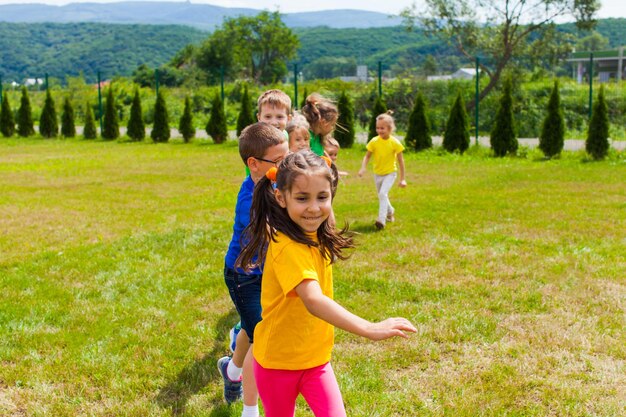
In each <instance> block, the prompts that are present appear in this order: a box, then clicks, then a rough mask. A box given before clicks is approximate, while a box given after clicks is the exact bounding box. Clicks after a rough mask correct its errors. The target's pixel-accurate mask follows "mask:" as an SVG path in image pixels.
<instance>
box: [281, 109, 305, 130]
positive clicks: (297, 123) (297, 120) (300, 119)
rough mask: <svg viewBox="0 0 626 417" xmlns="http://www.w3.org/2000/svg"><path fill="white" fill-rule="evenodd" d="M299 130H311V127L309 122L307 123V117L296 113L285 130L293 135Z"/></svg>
mask: <svg viewBox="0 0 626 417" xmlns="http://www.w3.org/2000/svg"><path fill="white" fill-rule="evenodd" d="M299 128H303V129H306V130H309V128H310V126H309V122H307V120H306V117H304V116H303V115H302V114H300V113H298V112H297V111H296V112H294V113H293V117H292V118H291V120H290V121H289V123H287V127H286V128H285V130H286V131H287V133H291V132H293V131H294V130H296V129H299Z"/></svg>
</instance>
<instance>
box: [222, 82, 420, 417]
mask: <svg viewBox="0 0 626 417" xmlns="http://www.w3.org/2000/svg"><path fill="white" fill-rule="evenodd" d="M337 118H338V111H337V107H336V106H335V105H334V104H333V103H332V102H331V101H330V100H328V99H326V98H324V97H322V96H320V95H319V94H312V95H310V96H309V97H307V99H306V103H305V105H304V106H303V108H302V109H301V111H300V113H298V114H295V115H293V117H292V114H291V99H290V98H289V96H287V95H286V94H285V93H283V92H282V91H280V90H269V91H267V92H265V93H263V94H262V95H261V96H260V97H259V100H258V120H259V123H255V124H253V125H251V126H248V127H247V128H246V129H244V130H243V132H242V133H241V136H240V138H239V153H240V156H241V158H242V160H243V162H244V164H245V165H246V166H247V168H248V170H249V175H248V176H247V177H246V178H245V179H244V181H243V183H242V185H241V188H240V190H239V194H238V196H237V204H236V208H235V224H234V226H233V235H232V239H231V241H230V245H229V248H228V251H227V254H226V257H225V267H224V280H225V282H226V285H227V287H228V290H229V294H230V297H231V299H232V301H233V303H234V304H235V307H236V309H237V312H238V313H239V316H240V319H241V326H240V327H241V330H240V331H239V332H238V333H237V332H236V331H231V335H232V336H233V337H236V339H235V340H234V341H232V342H231V346H234V351H233V354H232V356H230V357H229V356H225V357H223V358H221V359H219V361H218V363H217V364H218V369H219V372H220V374H221V375H222V378H223V381H224V397H225V399H226V401H227V402H228V403H229V404H230V403H232V402H234V401H237V400H239V399H240V398H241V397H242V396H243V412H242V417H257V416H258V415H259V409H258V399H259V397H260V398H261V401H262V403H263V408H264V410H265V415H266V417H283V416H285V417H292V416H293V415H294V412H295V404H296V398H297V397H298V395H300V394H302V395H303V397H304V398H305V400H306V401H307V403H308V404H309V406H310V407H311V409H312V411H313V413H314V414H315V415H316V416H318V417H319V416H332V417H341V416H345V415H346V413H345V409H344V405H343V401H342V398H341V393H340V391H339V387H338V384H337V380H336V378H335V376H334V374H333V370H332V367H331V365H330V357H331V351H332V348H333V343H334V327H339V328H341V329H344V330H346V331H349V332H352V333H355V334H358V335H361V336H364V337H367V338H370V339H372V340H383V339H387V338H390V337H393V336H400V337H407V335H406V333H405V332H415V330H416V329H415V327H414V326H413V325H412V324H411V323H410V322H409V321H408V320H406V319H404V318H389V319H386V320H384V321H381V322H377V323H373V322H370V321H367V320H365V319H363V318H361V317H359V316H356V315H355V314H353V313H351V312H349V311H348V310H346V309H345V308H343V307H342V306H341V305H339V304H338V303H337V302H335V301H334V300H333V279H332V264H333V263H334V262H335V261H336V260H337V259H345V258H346V255H345V253H344V250H345V249H348V248H352V247H353V246H354V245H353V241H352V238H351V236H350V234H349V233H348V232H347V231H346V230H337V229H336V228H335V227H334V226H335V225H334V214H333V209H332V200H333V198H334V196H335V193H336V190H337V183H338V178H339V172H338V170H337V166H336V165H335V163H334V161H335V160H336V156H337V152H338V150H339V145H338V143H336V141H334V139H332V140H331V138H330V137H329V136H328V135H330V134H331V132H332V131H333V130H334V128H335V125H336V123H337ZM379 124H380V128H379ZM393 130H394V124H393V118H391V116H390V115H388V114H385V115H380V116H379V118H378V120H377V133H378V134H379V136H377V137H376V138H374V139H372V140H371V141H370V142H369V143H368V145H367V154H366V155H365V157H364V159H363V164H362V167H361V170H360V171H359V176H361V175H363V174H364V173H365V170H366V166H367V163H368V161H369V159H370V158H373V162H374V173H375V176H376V187H377V189H378V190H379V201H380V206H381V207H380V209H379V215H378V218H377V220H376V227H377V228H379V229H381V228H382V227H384V225H385V223H386V222H387V221H393V220H394V209H393V207H392V206H391V204H390V202H389V199H388V196H387V194H388V192H389V188H391V185H392V184H393V182H394V180H395V178H396V168H395V167H396V165H395V162H396V160H397V161H398V166H399V168H400V186H405V185H406V182H405V180H404V162H403V159H402V150H403V147H402V144H400V142H399V141H398V140H397V139H395V138H393V136H391V133H392V132H393ZM285 131H286V133H285ZM286 134H287V135H288V137H289V140H288V141H286V140H285V139H286V138H285V136H286ZM390 158H391V163H390V161H389V159H390ZM379 183H380V184H379ZM383 194H384V198H383V197H381V195H383ZM381 216H382V217H381Z"/></svg>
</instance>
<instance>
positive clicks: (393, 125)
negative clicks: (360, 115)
mask: <svg viewBox="0 0 626 417" xmlns="http://www.w3.org/2000/svg"><path fill="white" fill-rule="evenodd" d="M392 114H393V110H387V112H386V113H383V114H379V115H378V116H376V121H379V120H380V121H384V122H385V123H387V125H388V126H389V127H390V128H391V131H392V132H395V131H396V121H395V120H394V119H393V117H392V116H391V115H392Z"/></svg>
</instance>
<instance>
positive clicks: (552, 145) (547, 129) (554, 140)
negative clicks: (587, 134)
mask: <svg viewBox="0 0 626 417" xmlns="http://www.w3.org/2000/svg"><path fill="white" fill-rule="evenodd" d="M547 110H548V114H547V115H546V117H545V119H544V120H543V125H542V128H541V134H540V135H539V149H541V152H543V154H544V155H545V156H546V157H547V158H552V157H554V156H556V155H558V154H560V153H561V151H562V150H563V144H564V138H565V121H564V119H563V110H562V109H561V99H560V96H559V82H558V81H555V82H554V88H553V89H552V93H551V94H550V101H549V102H548V109H547Z"/></svg>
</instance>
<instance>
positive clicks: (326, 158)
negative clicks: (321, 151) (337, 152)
mask: <svg viewBox="0 0 626 417" xmlns="http://www.w3.org/2000/svg"><path fill="white" fill-rule="evenodd" d="M320 158H322V159H323V160H324V161H326V165H328V168H330V167H331V165H332V164H333V161H332V160H331V159H330V158H329V157H327V156H326V155H322V156H321V157H320Z"/></svg>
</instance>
